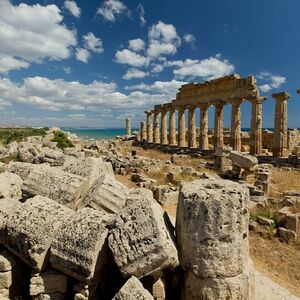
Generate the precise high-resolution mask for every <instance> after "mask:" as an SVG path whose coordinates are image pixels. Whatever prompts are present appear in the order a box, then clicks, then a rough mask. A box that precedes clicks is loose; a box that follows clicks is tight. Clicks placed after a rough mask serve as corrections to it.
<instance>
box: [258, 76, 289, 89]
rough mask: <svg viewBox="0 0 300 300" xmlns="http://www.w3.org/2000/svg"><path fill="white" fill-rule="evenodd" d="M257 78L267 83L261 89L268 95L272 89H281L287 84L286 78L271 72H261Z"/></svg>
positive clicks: (260, 86)
mask: <svg viewBox="0 0 300 300" xmlns="http://www.w3.org/2000/svg"><path fill="white" fill-rule="evenodd" d="M257 78H258V79H260V80H262V81H264V82H266V83H264V84H261V85H259V89H260V90H261V91H263V92H264V93H268V92H269V91H271V90H272V89H277V88H279V87H280V86H281V85H282V84H284V83H285V82H286V77H284V76H280V75H273V74H271V73H270V72H260V73H259V74H258V75H257Z"/></svg>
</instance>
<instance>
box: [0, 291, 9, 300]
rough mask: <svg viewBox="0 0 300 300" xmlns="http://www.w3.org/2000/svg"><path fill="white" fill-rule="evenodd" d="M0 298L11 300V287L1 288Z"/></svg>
mask: <svg viewBox="0 0 300 300" xmlns="http://www.w3.org/2000/svg"><path fill="white" fill-rule="evenodd" d="M0 299H1V300H10V298H9V289H0Z"/></svg>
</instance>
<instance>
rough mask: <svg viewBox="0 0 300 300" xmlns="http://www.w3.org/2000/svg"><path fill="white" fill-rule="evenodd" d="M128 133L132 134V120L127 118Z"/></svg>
mask: <svg viewBox="0 0 300 300" xmlns="http://www.w3.org/2000/svg"><path fill="white" fill-rule="evenodd" d="M126 135H131V120H130V119H129V118H126Z"/></svg>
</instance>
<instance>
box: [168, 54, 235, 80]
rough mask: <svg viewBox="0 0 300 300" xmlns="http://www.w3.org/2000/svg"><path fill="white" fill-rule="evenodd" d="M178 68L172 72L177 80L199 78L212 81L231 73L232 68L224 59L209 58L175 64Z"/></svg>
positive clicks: (187, 60)
mask: <svg viewBox="0 0 300 300" xmlns="http://www.w3.org/2000/svg"><path fill="white" fill-rule="evenodd" d="M176 63H177V65H178V66H179V68H177V69H175V70H173V73H174V75H175V76H176V77H177V78H185V77H191V78H196V77H200V78H203V79H213V78H217V77H222V76H225V75H228V74H230V73H233V71H234V66H233V65H232V64H230V62H229V61H228V60H226V59H224V60H220V59H218V58H216V57H210V58H206V59H202V60H193V59H186V60H185V61H183V62H176Z"/></svg>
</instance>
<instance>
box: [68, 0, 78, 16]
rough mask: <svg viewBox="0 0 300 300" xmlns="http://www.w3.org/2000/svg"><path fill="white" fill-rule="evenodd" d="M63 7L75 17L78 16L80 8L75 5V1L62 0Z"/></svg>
mask: <svg viewBox="0 0 300 300" xmlns="http://www.w3.org/2000/svg"><path fill="white" fill-rule="evenodd" d="M64 7H65V8H66V9H67V10H68V11H69V12H70V13H71V14H72V15H73V16H74V17H76V18H79V17H80V14H81V9H80V8H79V7H78V6H77V4H76V2H75V1H73V0H66V1H65V2H64Z"/></svg>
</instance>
